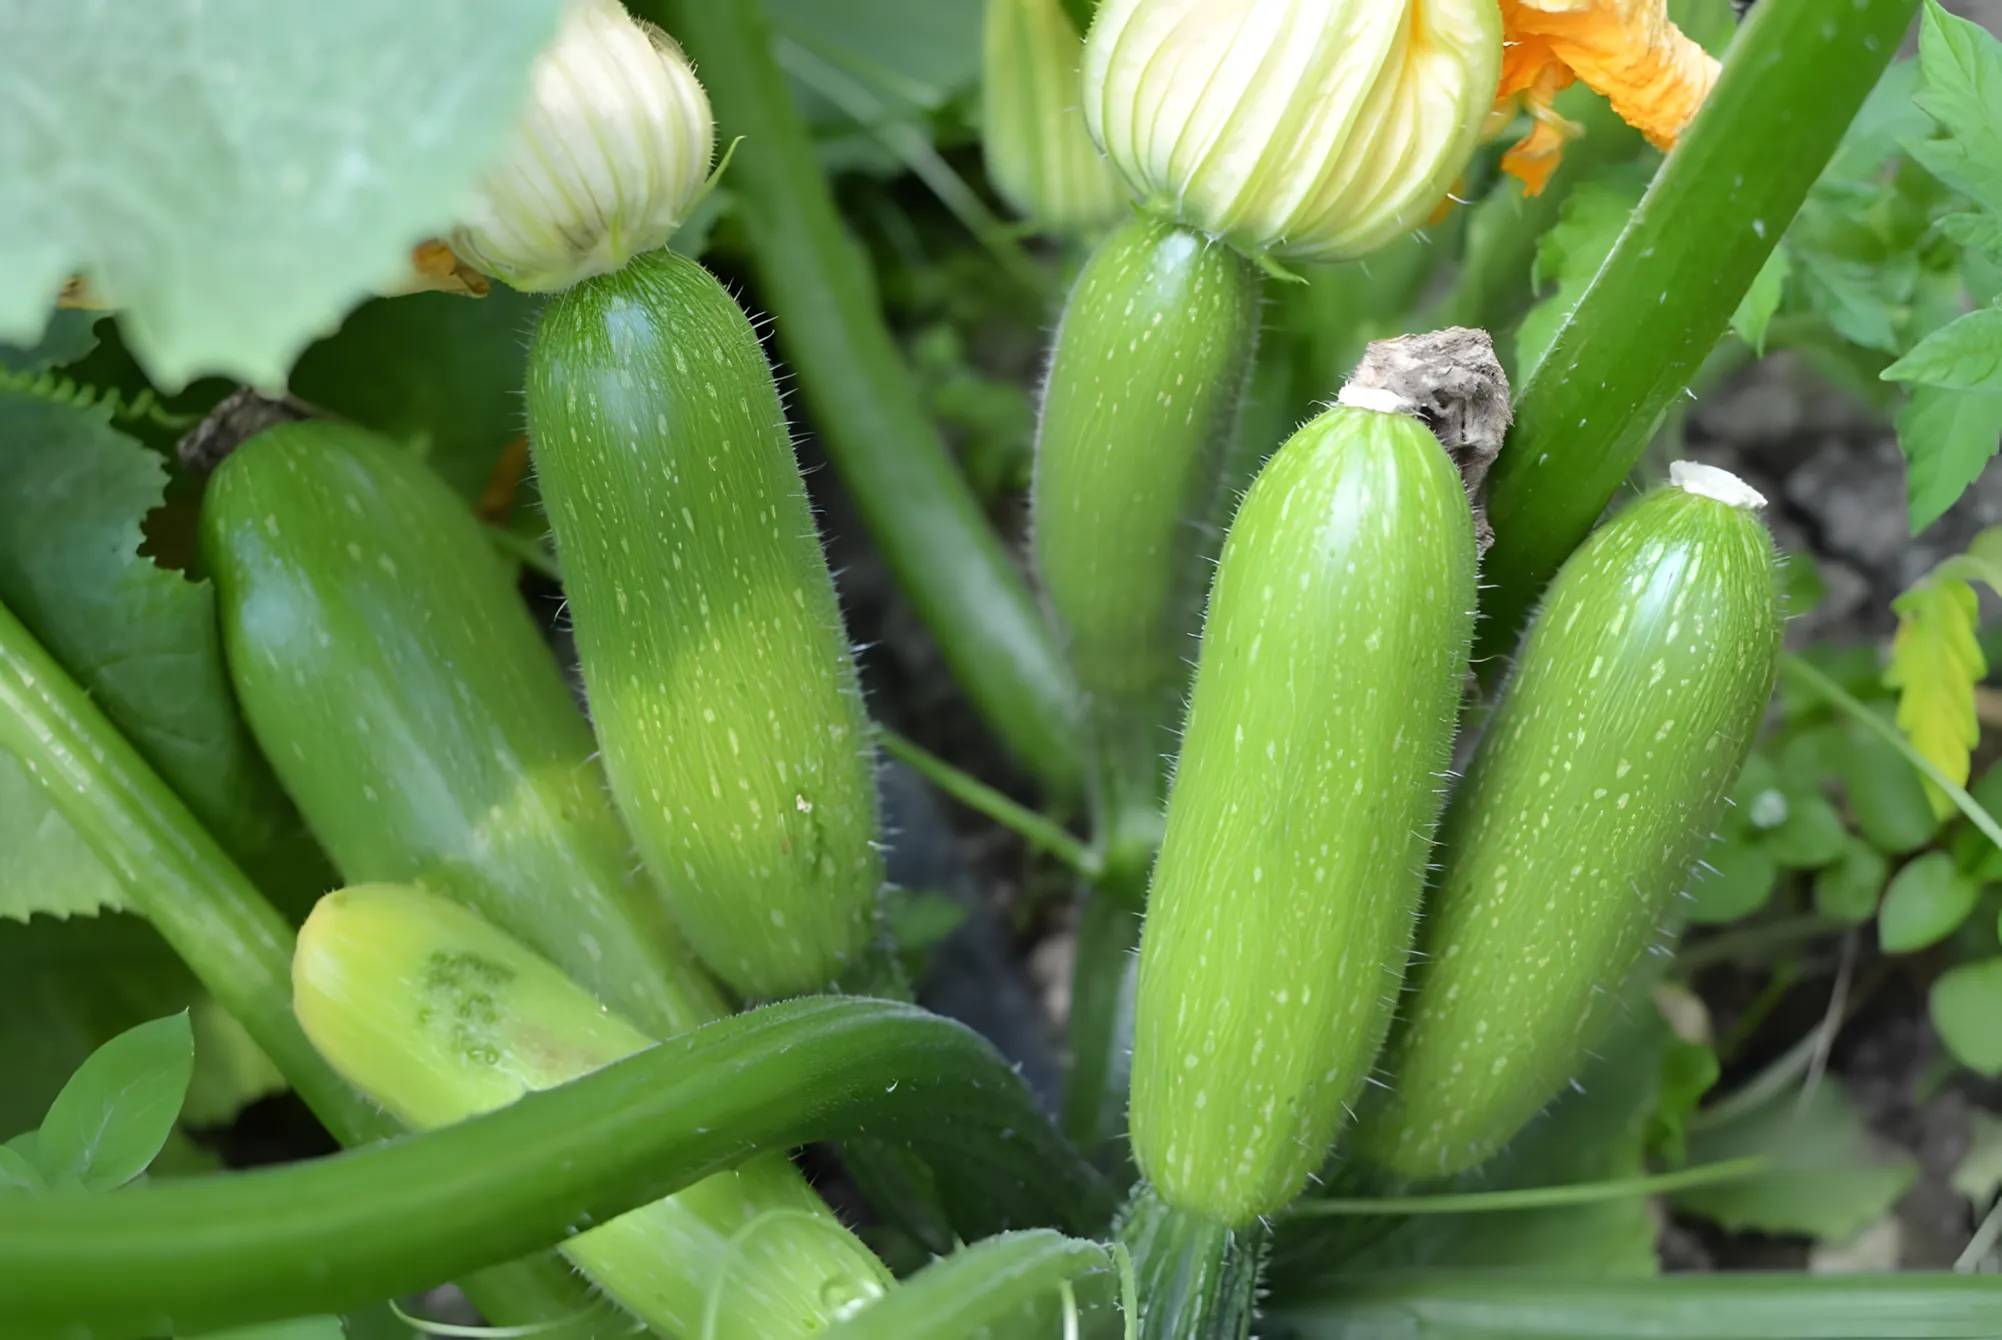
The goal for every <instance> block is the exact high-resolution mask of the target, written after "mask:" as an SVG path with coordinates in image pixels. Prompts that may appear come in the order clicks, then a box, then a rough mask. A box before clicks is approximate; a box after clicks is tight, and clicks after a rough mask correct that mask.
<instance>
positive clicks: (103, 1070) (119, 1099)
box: [41, 1010, 195, 1191]
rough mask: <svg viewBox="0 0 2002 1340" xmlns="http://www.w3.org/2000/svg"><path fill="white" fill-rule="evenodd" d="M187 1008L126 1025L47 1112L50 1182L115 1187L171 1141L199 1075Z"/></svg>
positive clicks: (45, 1159)
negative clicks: (193, 1080) (193, 1079)
mask: <svg viewBox="0 0 2002 1340" xmlns="http://www.w3.org/2000/svg"><path fill="white" fill-rule="evenodd" d="M194 1065H195V1038H194V1033H193V1032H192V1030H191V1029H190V1028H189V1026H188V1015H187V1012H186V1011H185V1010H184V1011H182V1012H181V1013H179V1014H170V1015H168V1016H167V1017H166V1018H164V1019H155V1020H152V1021H151V1022H149V1023H144V1024H140V1025H139V1026H138V1027H136V1028H131V1029H127V1030H126V1031H125V1032H123V1033H120V1034H119V1035H118V1036H117V1037H115V1038H113V1039H112V1040H111V1041H109V1042H107V1043H105V1044H104V1045H103V1046H102V1047H99V1048H98V1049H97V1050H96V1051H94V1052H92V1053H91V1054H90V1059H89V1060H87V1061H85V1062H84V1063H83V1065H82V1066H81V1067H79V1068H78V1070H77V1072H76V1074H74V1075H72V1076H70V1081H69V1083H67V1084H65V1085H63V1091H62V1092H61V1093H59V1094H57V1095H56V1101H55V1102H53V1103H51V1104H50V1105H49V1114H48V1116H46V1117H44V1118H42V1130H41V1161H42V1166H43V1167H44V1168H45V1169H46V1170H47V1171H48V1173H49V1180H51V1181H58V1180H67V1179H69V1178H72V1177H73V1178H76V1179H77V1180H78V1181H79V1182H81V1183H82V1184H83V1185H84V1186H85V1187H86V1188H88V1189H89V1190H92V1191H109V1190H111V1189H112V1188H113V1187H119V1186H123V1185H125V1183H127V1182H129V1181H131V1180H132V1179H133V1178H135V1177H137V1176H138V1175H139V1174H140V1173H142V1172H144V1171H146V1165H147V1164H149V1163H151V1162H152V1161H153V1156H154V1155H155V1154H158V1153H159V1152H160V1146H161V1145H164V1144H165V1143H167V1135H168V1133H169V1132H171V1131H172V1130H173V1129H174V1121H175V1119H176V1118H178V1117H179V1116H180V1113H181V1100H182V1098H184V1097H185V1096H186V1095H187V1092H188V1079H189V1077H190V1076H191V1075H192V1074H193V1073H194Z"/></svg>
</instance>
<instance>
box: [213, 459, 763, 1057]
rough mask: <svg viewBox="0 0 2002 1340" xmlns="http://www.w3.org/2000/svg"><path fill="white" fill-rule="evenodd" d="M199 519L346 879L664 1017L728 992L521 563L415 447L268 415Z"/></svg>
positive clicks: (283, 743) (647, 1016)
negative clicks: (394, 887) (555, 649)
mask: <svg viewBox="0 0 2002 1340" xmlns="http://www.w3.org/2000/svg"><path fill="white" fill-rule="evenodd" d="M201 540H202V552H203V557H204V559H205V560H206V562H207V564H208V568H209V571H210V572H211V573H212V574H213V575H214V579H215V584H216V590H217V594H218V598H219V608H220V613H221V621H222V630H223V645H224V651H225V654H226V657H227V660H228V663H229V670H230V676H231V679H232V682H233V683H234V684H235V687H236V693H237V697H238V699H239V701H240V702H241V703H242V705H243V711H244V715H245V716H246V717H247V718H248V719H249V722H250V725H251V729H252V731H253V733H254V734H255V735H256V737H257V740H258V743H259V744H260V745H261V746H262V747H263V750H264V753H265V755H266V756H267V757H269V758H270V760H271V762H272V766H273V767H274V768H275V769H276V770H277V772H278V775H279V778H280V780H281V781H282V782H283V784H284V786H285V789H286V790H287V791H288V792H289V793H290V794H291V796H292V798H293V799H294V801H295V802H296V803H297V804H298V806H299V808H300V811H301V812H302V813H303V814H304V815H305V816H306V819H307V822H308V824H309V825H310V826H311V828H312V830H313V832H314V834H315V835H316V836H317V837H318V838H319V840H320V842H321V843H322V844H323V845H324V846H325V847H326V849H327V851H328V853H329V854H330V855H331V856H332V857H333V859H334V862H335V864H336V865H337V866H338V867H339V868H340V871H341V873H342V875H343V876H344V877H345V878H346V879H347V880H348V881H350V882H353V883H362V882H370V881H381V880H390V881H397V882H414V883H419V884H423V885H424V886H426V887H428V888H430V889H432V890H433V891H435V892H437V893H440V894H444V895H446V896H448V897H451V898H454V899H457V900H458V901H461V902H464V903H467V904H469V905H471V906H472V907H475V908H477V909H478V910H479V911H480V912H481V914H482V915H484V916H486V917H487V918H488V919H489V920H491V921H492V922H493V923H494V924H495V925H497V926H500V927H503V928H505V929H506V930H508V931H509V932H511V933H512V934H514V935H516V936H518V937H520V938H521V939H522V940H524V941H526V942H527V943H529V944H532V945H534V946H535V947H536V948H537V949H539V950H540V951H541V952H543V953H545V954H547V955H548V956H549V957H550V958H552V959H553V960H555V961H556V963H557V964H558V965H559V966H561V967H562V968H563V970H564V971H566V972H568V973H570V974H572V975H573V976H574V977H576V978H577V980H578V981H580V982H582V983H584V984H585V986H586V987H587V988H588V989H590V990H591V991H592V992H593V993H594V994H596V995H598V996H600V997H601V998H603V999H604V1000H606V1001H607V1002H609V1003H611V1004H612V1005H614V1006H615V1007H617V1008H618V1009H619V1010H621V1011H623V1012H624V1013H626V1014H627V1015H628V1016H629V1017H631V1018H632V1019H633V1020H634V1021H636V1022H637V1023H639V1024H641V1025H642V1026H643V1027H645V1028H647V1029H648V1030H649V1031H652V1032H654V1033H655V1034H657V1035H658V1036H661V1037H672V1036H674V1035H675V1034H677V1033H682V1032H686V1031H687V1030H688V1029H691V1028H694V1027H696V1026H697V1025H699V1024H703V1023H706V1022H708V1021H709V1020H710V1019H713V1018H716V1017H717V1016H719V1015H721V1014H723V1013H726V1012H727V1009H728V1006H727V1004H726V1002H725V1001H724V1000H723V998H722V996H721V994H720V993H719V992H718V991H717V989H716V987H715V985H714V984H713V983H712V982H710V981H709V980H708V979H707V977H706V976H705V975H704V974H703V973H702V971H701V969H700V967H699V966H697V965H696V963H695V961H694V957H693V955H692V953H691V952H690V951H689V950H688V948H687V946H686V944H685V943H684V942H683V941H682V940H681V937H680V936H679V934H678V933H677V932H676V931H675V930H674V928H673V925H672V923H671V922H670V921H669V920H668V919H667V917H666V916H665V915H664V912H663V909H662V907H661V904H660V899H659V896H658V895H657V894H656V893H655V892H654V891H653V889H652V888H651V886H650V884H649V882H648V881H647V880H646V878H645V877H644V876H642V875H639V874H638V873H636V871H635V870H634V864H635V863H634V861H633V859H632V843H631V841H630V840H629V839H628V838H627V836H626V834H625V831H624V830H623V829H622V828H621V827H620V825H619V821H618V816H617V815H616V814H615V813H614V812H613V810H612V806H611V803H610V800H609V799H608V797H607V796H606V794H605V787H604V781H603V778H602V776H601V775H600V773H599V771H598V769H597V767H596V766H595V765H594V764H593V763H592V761H591V755H592V753H593V752H594V750H595V748H596V746H595V744H594V743H593V741H592V739H591V732H590V728H589V726H587V725H586V723H585V721H584V716H583V713H582V712H580V711H579V710H578V708H577V704H576V702H575V700H573V699H572V697H571V696H570V692H569V690H568V688H566V687H565V685H564V683H563V678H562V675H561V673H560V672H559V671H558V669H557V666H556V663H555V660H554V658H553V657H552V656H551V655H550V652H549V648H548V646H547V645H546V644H545V643H544V641H543V640H542V636H541V634H540V633H539V632H538V631H537V630H536V627H535V625H534V623H533V621H532V620H531V619H530V617H529V613H528V610H527V608H526V607H525V606H524V605H523V604H522V600H521V597H520V595H519V593H518V592H517V591H516V590H515V586H514V582H513V580H512V579H511V577H510V575H509V573H508V571H507V569H506V567H505V566H504V565H503V563H502V562H501V560H500V559H499V558H498V556H497V555H496V554H495V553H494V550H493V548H492V546H491V545H490V544H489V542H488V540H487V538H486V536H485V534H484V533H483V532H482V531H481V528H480V525H479V523H478V522H477V521H476V520H474V518H473V515H472V513H471V512H470V511H468V510H467V508H466V505H465V504H464V503H463V502H461V501H460V499H459V498H458V496H457V495H456V494H454V493H453V492H452V490H451V489H450V488H449V487H448V486H447V485H446V484H445V483H444V482H443V481H442V480H440V479H439V478H438V477H437V476H435V475H434V474H432V473H431V471H430V470H428V469H427V468H426V467H425V466H424V465H423V463H422V462H420V461H418V460H417V459H415V458H414V457H412V456H411V455H410V454H409V453H407V452H405V451H402V450H400V449H399V448H397V447H396V446H394V445H392V444H391V443H388V442H386V441H384V440H382V439H380V438H378V437H375V436H374V435H372V434H370V433H367V432H364V431H362V430H361V429H358V428H353V427H349V426H346V425H341V424H334V423H329V422H325V421H313V422H307V423H297V424H288V425H285V426H282V427H278V428H273V429H271V430H269V431H268V432H265V433H262V434H260V435H258V436H257V437H255V438H253V439H252V440H251V441H249V442H247V443H245V444H244V445H243V446H242V447H240V448H238V450H237V451H236V452H235V453H233V454H232V455H231V456H230V457H229V459H228V460H226V461H225V462H224V463H223V465H222V466H221V468H220V469H218V470H217V471H216V473H215V475H214V477H213V478H211V479H210V481H209V485H208V492H207V494H206V496H205V497H204V499H203V502H202V516H201Z"/></svg>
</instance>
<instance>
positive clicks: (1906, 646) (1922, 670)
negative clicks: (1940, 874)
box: [1884, 574, 1988, 819]
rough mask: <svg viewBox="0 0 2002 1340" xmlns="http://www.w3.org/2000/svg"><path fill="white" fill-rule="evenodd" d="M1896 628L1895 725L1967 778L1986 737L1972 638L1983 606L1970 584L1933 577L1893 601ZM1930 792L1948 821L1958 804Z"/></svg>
mask: <svg viewBox="0 0 2002 1340" xmlns="http://www.w3.org/2000/svg"><path fill="white" fill-rule="evenodd" d="M1891 608H1892V609H1893V610H1895V611H1896V612H1897V615H1898V632H1897V636H1896V638H1895V639H1893V641H1892V643H1891V663H1890V665H1889V666H1887V667H1886V668H1885V670H1884V684H1885V686H1886V687H1887V688H1892V689H1896V690H1897V691H1898V725H1899V727H1900V728H1901V729H1902V730H1903V731H1904V732H1905V736H1906V738H1907V739H1909V740H1910V741H1911V742H1912V747H1913V748H1914V749H1916V750H1918V752H1919V753H1920V754H1921V755H1922V756H1924V757H1925V758H1926V760H1927V761H1929V762H1930V763H1932V764H1933V766H1935V767H1937V768H1938V769H1939V770H1940V771H1941V772H1943V773H1945V774H1946V775H1947V776H1948V777H1949V778H1951V779H1952V780H1953V781H1955V782H1957V783H1961V784H1963V785H1964V784H1965V783H1966V781H1967V770H1968V757H1969V753H1970V751H1972V750H1973V748H1974V745H1975V743H1976V742H1977V741H1978V740H1979V739H1980V738H1981V723H1980V722H1979V721H1978V720H1977V719H1976V717H1975V714H1974V686H1975V685H1976V684H1978V683H1980V682H1981V679H1982V677H1983V676H1984V675H1986V674H1987V673H1988V662H1987V660H1986V658H1984V657H1983V656H1982V654H1981V646H1980V644H1979V643H1978V642H1977V641H1976V640H1975V620H1976V617H1977V615H1978V614H1979V611H1980V603H1979V601H1977V600H1976V599H1975V595H1974V588H1973V587H1971V586H1969V585H1968V584H1967V583H1966V582H1964V581H1960V580H1956V579H1953V578H1950V577H1942V576H1940V575H1938V574H1935V575H1934V576H1932V577H1928V578H1926V579H1925V580H1924V581H1921V582H1920V583H1919V584H1918V585H1917V586H1914V587H1913V588H1912V589H1911V590H1909V591H1907V592H1905V593H1904V594H1903V595H1901V596H1899V597H1898V598H1897V599H1896V600H1894V601H1892V602H1891ZM1925 785H1926V794H1927V797H1928V799H1929V800H1930V801H1931V803H1932V808H1933V813H1934V814H1935V815H1937V816H1939V817H1940V818H1942V819H1944V818H1945V817H1946V816H1947V815H1949V814H1951V813H1953V808H1954V806H1953V802H1952V800H1950V799H1949V798H1948V797H1947V795H1946V794H1945V793H1944V792H1942V791H1940V790H1939V789H1938V788H1937V787H1935V786H1933V785H1932V783H1930V782H1927V783H1926V784H1925Z"/></svg>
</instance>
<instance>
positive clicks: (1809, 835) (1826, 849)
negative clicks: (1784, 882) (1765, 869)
mask: <svg viewBox="0 0 2002 1340" xmlns="http://www.w3.org/2000/svg"><path fill="white" fill-rule="evenodd" d="M1848 836H1849V832H1848V830H1847V829H1845V828H1844V827H1843V826H1842V816H1841V815H1839V814H1837V813H1836V812H1835V807H1834V806H1833V805H1831V804H1829V803H1828V802H1827V801H1826V800H1824V799H1822V797H1821V796H1820V794H1819V793H1817V792H1812V791H1809V792H1803V793H1801V794H1799V795H1795V796H1790V797H1788V798H1787V809H1786V819H1785V820H1784V821H1783V822H1781V823H1780V825H1779V826H1778V827H1776V828H1774V829H1773V831H1772V832H1771V833H1770V834H1768V835H1767V837H1766V850H1767V851H1769V852H1771V853H1772V856H1773V859H1774V860H1775V861H1777V862H1779V864H1780V865H1782V866H1784V867H1786V868H1787V869H1789V870H1818V869H1820V868H1821V867H1822V866H1824V865H1827V864H1828V863H1829V862H1830V861H1833V860H1834V859H1836V858H1837V857H1838V856H1840V855H1842V847H1843V843H1844V842H1845V841H1847V839H1848Z"/></svg>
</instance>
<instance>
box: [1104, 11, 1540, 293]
mask: <svg viewBox="0 0 2002 1340" xmlns="http://www.w3.org/2000/svg"><path fill="white" fill-rule="evenodd" d="M1501 52H1502V36H1501V15H1500V13H1499V11H1498V10H1497V8H1496V4H1495V0H1424V2H1423V3H1420V0H1104V3H1103V4H1102V5H1101V7H1100V9H1099V11H1098V18H1097V20H1096V22H1095V23H1094V24H1093V25H1092V30H1091V35H1090V37H1089V38H1088V39H1087V41H1086V43H1085V62H1084V110H1085V117H1086V120H1087V121H1088V123H1089V124H1090V126H1091V132H1092V135H1093V137H1094V138H1095V139H1097V140H1098V142H1099V143H1100V144H1101V145H1102V146H1104V148H1105V151H1106V153H1107V154H1108V155H1110V156H1111V158H1112V161H1113V163H1114V164H1115V165H1117V167H1118V168H1119V170H1120V172H1121V173H1123V174H1124V175H1125V177H1126V179H1127V181H1128V183H1129V184H1130V185H1131V186H1132V187H1133V188H1134V190H1135V191H1136V192H1137V193H1138V194H1139V195H1140V196H1141V198H1142V199H1143V201H1144V202H1145V203H1146V204H1147V205H1148V206H1150V207H1151V208H1153V209H1155V210H1157V211H1159V212H1161V213H1163V214H1165V215H1168V216H1169V217H1172V218H1174V219H1176V220H1177V221H1179V222H1181V223H1184V224H1187V225H1188V226H1190V227H1192V228H1196V229H1199V230H1201V231H1202V232H1205V233H1209V234H1211V235H1213V236H1217V237H1221V238H1224V239H1226V240H1228V241H1229V242H1231V243H1232V244H1234V245H1236V246H1237V247H1239V248H1241V249H1243V250H1245V251H1249V252H1252V253H1255V254H1257V253H1265V254H1270V255H1273V256H1277V257H1286V258H1297V259H1302V260H1333V259H1339V258H1341V257H1345V256H1357V255H1361V254H1362V253H1364V252H1367V251H1370V250H1373V249H1374V248H1376V247H1378V246H1381V245H1383V244H1384V243H1386V242H1389V241H1391V240H1392V239H1394V238H1396V237H1398V236H1400V235H1401V234H1403V233H1405V232H1407V231H1408V230H1409V229H1411V228H1412V227H1413V226H1414V225H1416V224H1418V223H1420V222H1421V221H1423V220H1424V218H1425V217H1426V216H1427V215H1428V214H1430V213H1431V212H1432V210H1433V209H1434V208H1435V207H1436V206H1437V205H1438V204H1439V203H1440V202H1441V201H1442V199H1443V198H1444V197H1445V195H1446V192H1447V190H1448V188H1450V187H1451V185H1452V184H1453V182H1454V180H1455V179H1456V178H1457V177H1458V175H1459V173H1460V171H1461V169H1462V167H1463V166H1464V165H1465V163H1466V160H1467V157H1468V155H1469V154H1470V153H1471V151H1472V149H1473V146H1474V142H1475V140H1476V139H1477V138H1478V136H1479V134H1480V131H1481V128H1482V126H1483V124H1484V123H1485V121H1486V117H1487V113H1488V111H1489V109H1490V108H1491V107H1492V106H1493V104H1494V99H1495V93H1496V87H1497V83H1498V79H1499V74H1500V69H1501Z"/></svg>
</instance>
